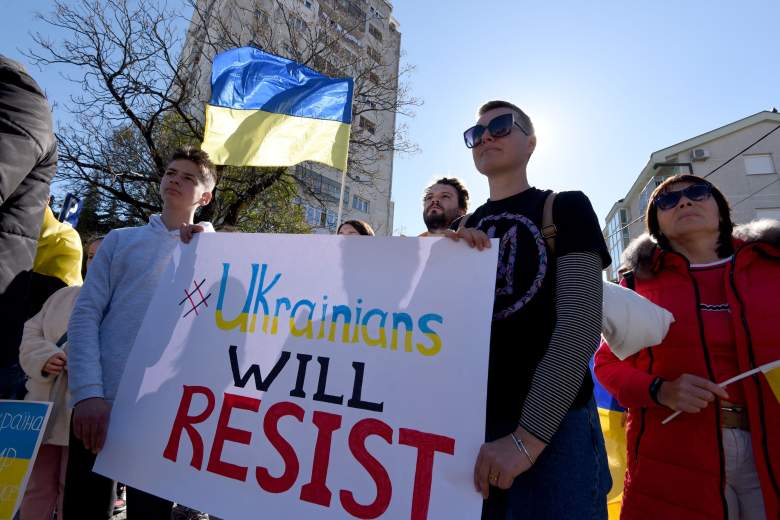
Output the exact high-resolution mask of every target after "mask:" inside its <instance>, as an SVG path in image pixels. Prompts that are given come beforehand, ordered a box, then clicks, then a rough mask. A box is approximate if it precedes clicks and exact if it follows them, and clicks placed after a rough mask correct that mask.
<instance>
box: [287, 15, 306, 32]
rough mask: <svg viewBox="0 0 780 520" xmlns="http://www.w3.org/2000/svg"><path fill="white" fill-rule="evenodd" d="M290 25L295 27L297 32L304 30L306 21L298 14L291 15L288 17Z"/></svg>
mask: <svg viewBox="0 0 780 520" xmlns="http://www.w3.org/2000/svg"><path fill="white" fill-rule="evenodd" d="M290 25H291V26H292V28H293V29H295V30H296V31H298V32H305V31H306V29H307V28H308V26H307V25H306V22H304V21H303V19H302V18H300V17H298V16H291V17H290Z"/></svg>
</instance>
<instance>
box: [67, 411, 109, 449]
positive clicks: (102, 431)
mask: <svg viewBox="0 0 780 520" xmlns="http://www.w3.org/2000/svg"><path fill="white" fill-rule="evenodd" d="M110 413H111V405H109V404H108V402H107V401H106V400H105V399H103V398H102V397H93V398H90V399H84V400H83V401H79V402H78V403H77V404H76V407H75V408H74V409H73V435H75V436H76V438H77V439H81V441H82V442H83V443H84V447H85V448H87V449H88V450H90V451H92V453H95V454H97V453H98V452H99V451H100V450H102V449H103V443H105V442H106V432H107V431H108V417H109V414H110Z"/></svg>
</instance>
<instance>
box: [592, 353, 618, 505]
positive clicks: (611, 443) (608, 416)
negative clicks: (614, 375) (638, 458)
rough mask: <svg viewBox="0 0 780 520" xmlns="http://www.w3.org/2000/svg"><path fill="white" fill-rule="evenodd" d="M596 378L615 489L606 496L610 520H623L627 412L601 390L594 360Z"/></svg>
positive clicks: (610, 470)
mask: <svg viewBox="0 0 780 520" xmlns="http://www.w3.org/2000/svg"><path fill="white" fill-rule="evenodd" d="M590 369H591V374H592V376H593V396H594V397H595V399H596V406H597V407H598V409H599V421H600V422H601V431H602V433H603V434H604V444H605V446H606V448H607V459H608V462H609V472H610V474H611V475H612V489H610V491H609V494H608V495H607V511H608V514H609V520H618V519H619V518H620V505H621V503H622V502H623V480H624V477H625V473H626V462H627V461H626V410H625V408H623V407H622V406H620V404H619V403H618V402H617V399H615V398H614V397H613V396H612V394H610V393H609V392H608V391H607V389H606V388H604V387H603V386H601V383H599V381H598V379H596V373H595V372H593V359H591V361H590Z"/></svg>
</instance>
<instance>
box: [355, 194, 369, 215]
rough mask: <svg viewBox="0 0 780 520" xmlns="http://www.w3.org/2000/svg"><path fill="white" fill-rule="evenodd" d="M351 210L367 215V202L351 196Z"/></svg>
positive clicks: (361, 198)
mask: <svg viewBox="0 0 780 520" xmlns="http://www.w3.org/2000/svg"><path fill="white" fill-rule="evenodd" d="M352 209H356V210H358V211H362V212H363V213H368V201H367V200H366V199H364V198H363V197H358V196H357V195H352Z"/></svg>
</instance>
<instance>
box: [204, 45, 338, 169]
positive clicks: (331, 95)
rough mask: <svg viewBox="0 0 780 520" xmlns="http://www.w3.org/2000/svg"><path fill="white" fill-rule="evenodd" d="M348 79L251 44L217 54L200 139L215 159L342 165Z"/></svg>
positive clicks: (262, 163) (233, 162) (238, 163)
mask: <svg viewBox="0 0 780 520" xmlns="http://www.w3.org/2000/svg"><path fill="white" fill-rule="evenodd" d="M352 93H353V83H352V79H351V78H341V79H334V78H330V77H328V76H325V75H323V74H320V73H319V72H316V71H314V70H312V69H310V68H308V67H305V66H303V65H301V64H299V63H296V62H294V61H292V60H288V59H286V58H282V57H280V56H276V55H273V54H269V53H267V52H264V51H261V50H259V49H255V48H252V47H241V48H238V49H232V50H229V51H226V52H223V53H221V54H218V55H217V56H216V57H215V58H214V62H213V65H212V68H211V100H210V101H209V103H208V104H207V105H206V126H205V130H204V137H203V145H202V148H203V150H205V151H206V152H207V153H208V154H209V156H210V157H211V159H212V161H214V163H216V164H229V165H233V166H292V165H294V164H298V163H300V162H302V161H316V162H320V163H322V164H326V165H328V166H332V167H334V168H337V169H339V170H341V171H346V169H347V153H348V150H349V135H350V130H351V124H352Z"/></svg>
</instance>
